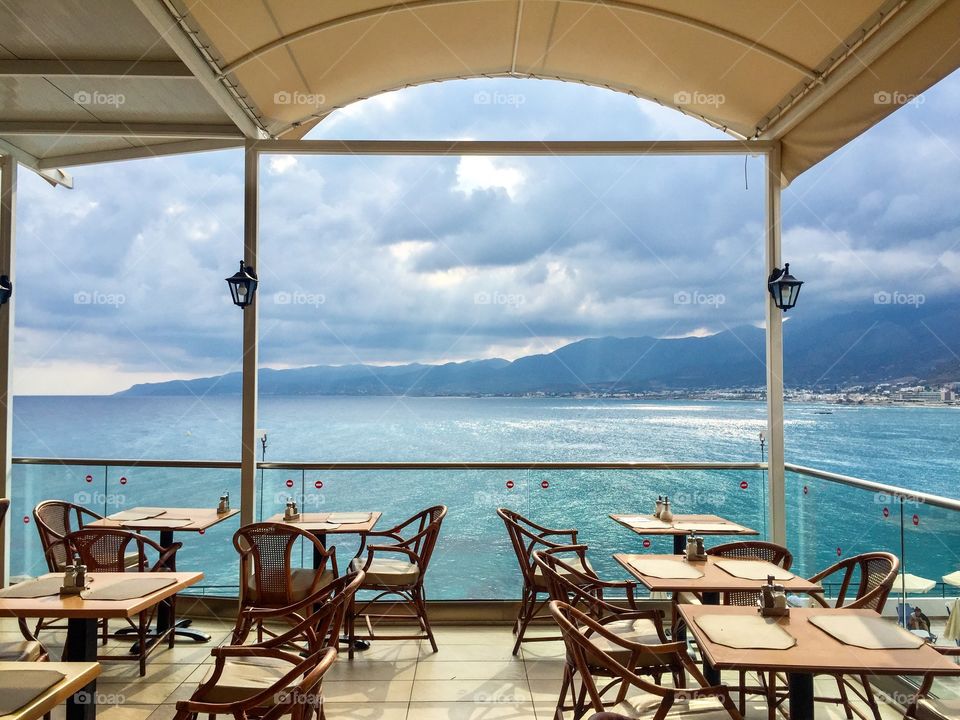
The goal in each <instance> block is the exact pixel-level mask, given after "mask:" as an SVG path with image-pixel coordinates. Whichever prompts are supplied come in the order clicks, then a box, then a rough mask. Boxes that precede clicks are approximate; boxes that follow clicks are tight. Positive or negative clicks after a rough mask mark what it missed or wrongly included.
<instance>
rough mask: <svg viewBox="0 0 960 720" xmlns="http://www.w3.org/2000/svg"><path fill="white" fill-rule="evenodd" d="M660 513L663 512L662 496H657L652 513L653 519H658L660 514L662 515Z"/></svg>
mask: <svg viewBox="0 0 960 720" xmlns="http://www.w3.org/2000/svg"><path fill="white" fill-rule="evenodd" d="M662 512H663V495H658V496H657V505H656V508H655V509H654V511H653V516H654V517H655V518H658V517H660V513H662Z"/></svg>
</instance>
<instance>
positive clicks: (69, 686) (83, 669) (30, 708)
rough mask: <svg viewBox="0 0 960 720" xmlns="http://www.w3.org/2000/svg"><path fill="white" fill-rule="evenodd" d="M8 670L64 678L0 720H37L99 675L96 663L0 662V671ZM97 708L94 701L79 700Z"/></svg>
mask: <svg viewBox="0 0 960 720" xmlns="http://www.w3.org/2000/svg"><path fill="white" fill-rule="evenodd" d="M4 670H9V671H12V672H20V671H23V670H56V671H57V672H61V673H63V674H64V676H65V677H64V678H63V680H61V681H60V682H58V683H57V684H56V685H54V686H53V687H51V688H50V689H49V690H47V691H45V692H44V693H42V694H40V695H38V696H37V697H36V698H34V699H33V700H32V701H30V702H29V703H27V704H26V705H24V706H23V707H22V708H20V709H19V710H17V711H16V712H14V713H11V714H9V715H0V720H36V719H37V718H40V717H43V716H44V715H45V714H46V713H48V712H50V711H51V710H52V709H53V708H55V707H56V706H57V705H59V704H60V703H62V702H63V701H64V700H68V699H69V698H71V697H73V695H74V694H75V693H77V691H79V690H81V689H82V688H85V687H87V686H88V685H90V684H91V683H93V682H94V680H95V679H96V677H97V676H98V675H99V674H100V663H96V662H0V671H4ZM80 699H81V700H88V701H89V703H90V704H92V705H94V706H95V705H96V698H95V697H94V696H90V697H89V698H80Z"/></svg>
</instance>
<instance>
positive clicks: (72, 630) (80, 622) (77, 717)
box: [63, 618, 98, 720]
mask: <svg viewBox="0 0 960 720" xmlns="http://www.w3.org/2000/svg"><path fill="white" fill-rule="evenodd" d="M97 626H98V625H97V619H96V618H91V619H81V618H70V619H68V620H67V642H66V644H65V645H64V649H63V652H64V657H65V659H66V661H67V662H97V639H98V638H97ZM66 716H67V720H94V718H96V716H97V681H96V680H91V681H90V682H89V683H87V684H86V685H84V686H83V688H81V689H80V690H78V691H77V692H75V693H74V694H73V695H71V696H70V697H69V698H67V708H66Z"/></svg>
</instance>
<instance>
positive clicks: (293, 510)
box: [283, 498, 300, 522]
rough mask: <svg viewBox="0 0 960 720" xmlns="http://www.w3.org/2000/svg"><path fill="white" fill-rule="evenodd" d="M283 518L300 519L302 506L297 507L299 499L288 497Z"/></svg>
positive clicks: (288, 520) (289, 520)
mask: <svg viewBox="0 0 960 720" xmlns="http://www.w3.org/2000/svg"><path fill="white" fill-rule="evenodd" d="M283 519H284V520H286V521H287V522H292V521H294V520H299V519H300V508H298V507H297V501H296V500H294V499H293V498H288V499H287V507H286V508H285V509H284V511H283Z"/></svg>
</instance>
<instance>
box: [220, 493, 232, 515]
mask: <svg viewBox="0 0 960 720" xmlns="http://www.w3.org/2000/svg"><path fill="white" fill-rule="evenodd" d="M228 512H230V493H228V492H225V493H224V494H223V495H221V496H220V502H219V503H218V504H217V515H226V514H227V513H228Z"/></svg>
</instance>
